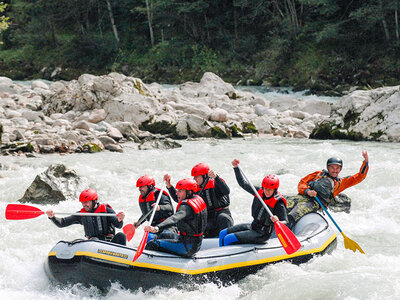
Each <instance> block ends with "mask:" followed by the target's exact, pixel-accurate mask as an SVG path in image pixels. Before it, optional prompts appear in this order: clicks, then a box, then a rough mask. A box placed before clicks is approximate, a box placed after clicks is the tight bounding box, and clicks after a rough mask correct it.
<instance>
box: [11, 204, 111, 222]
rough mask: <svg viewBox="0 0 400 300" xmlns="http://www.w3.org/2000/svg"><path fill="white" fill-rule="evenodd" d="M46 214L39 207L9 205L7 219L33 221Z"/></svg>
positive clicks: (97, 214)
mask: <svg viewBox="0 0 400 300" xmlns="http://www.w3.org/2000/svg"><path fill="white" fill-rule="evenodd" d="M44 213H45V212H44V211H42V210H40V209H39V208H37V207H34V206H30V205H25V204H8V205H7V207H6V219H7V220H27V219H33V218H36V217H39V216H41V215H43V214H44ZM54 214H56V215H71V216H83V217H90V216H99V215H101V216H114V217H116V216H117V214H110V213H67V212H55V213H54Z"/></svg>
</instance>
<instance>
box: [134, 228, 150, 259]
mask: <svg viewBox="0 0 400 300" xmlns="http://www.w3.org/2000/svg"><path fill="white" fill-rule="evenodd" d="M148 236H149V232H148V231H145V232H144V235H143V237H142V240H141V241H140V244H139V247H138V248H137V250H136V253H135V257H134V258H133V262H135V261H136V260H137V259H138V258H139V256H140V255H142V253H143V250H144V247H145V246H146V242H147V237H148Z"/></svg>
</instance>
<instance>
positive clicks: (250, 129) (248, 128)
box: [242, 122, 258, 133]
mask: <svg viewBox="0 0 400 300" xmlns="http://www.w3.org/2000/svg"><path fill="white" fill-rule="evenodd" d="M242 128H243V129H242V132H243V133H258V130H257V128H256V125H254V123H253V122H243V123H242Z"/></svg>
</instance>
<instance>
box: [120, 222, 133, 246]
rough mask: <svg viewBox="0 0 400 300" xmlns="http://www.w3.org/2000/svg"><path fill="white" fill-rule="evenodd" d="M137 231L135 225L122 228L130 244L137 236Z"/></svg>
mask: <svg viewBox="0 0 400 300" xmlns="http://www.w3.org/2000/svg"><path fill="white" fill-rule="evenodd" d="M135 229H136V227H135V226H133V224H127V225H125V226H124V227H122V231H123V232H124V233H125V235H126V239H127V240H128V242H130V240H131V239H132V238H133V236H134V235H135Z"/></svg>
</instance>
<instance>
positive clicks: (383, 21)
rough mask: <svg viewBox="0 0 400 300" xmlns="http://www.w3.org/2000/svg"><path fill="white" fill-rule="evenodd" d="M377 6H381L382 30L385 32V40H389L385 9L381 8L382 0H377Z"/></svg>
mask: <svg viewBox="0 0 400 300" xmlns="http://www.w3.org/2000/svg"><path fill="white" fill-rule="evenodd" d="M379 6H380V8H381V17H382V26H383V31H384V32H385V37H386V41H389V40H390V35H389V29H388V26H387V22H386V20H385V9H384V8H383V3H382V0H379Z"/></svg>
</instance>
